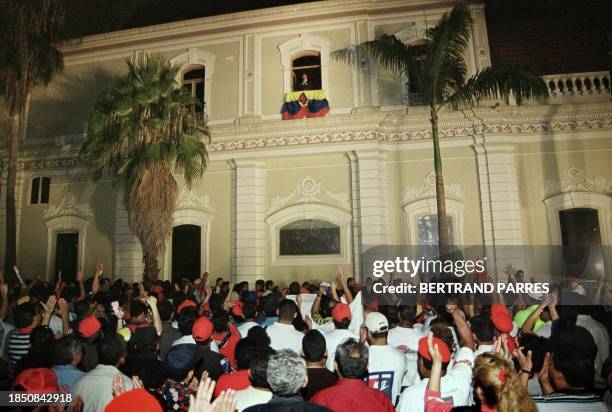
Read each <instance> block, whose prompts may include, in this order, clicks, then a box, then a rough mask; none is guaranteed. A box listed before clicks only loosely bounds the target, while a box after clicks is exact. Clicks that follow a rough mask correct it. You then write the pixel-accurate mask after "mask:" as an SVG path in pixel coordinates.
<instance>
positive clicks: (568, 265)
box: [559, 207, 604, 277]
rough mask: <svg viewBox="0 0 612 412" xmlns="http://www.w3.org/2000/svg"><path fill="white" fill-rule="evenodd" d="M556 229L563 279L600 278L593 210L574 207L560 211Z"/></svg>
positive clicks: (596, 221)
mask: <svg viewBox="0 0 612 412" xmlns="http://www.w3.org/2000/svg"><path fill="white" fill-rule="evenodd" d="M559 225H560V228H561V241H562V242H563V266H564V271H565V275H566V276H568V277H573V276H579V275H583V274H584V275H587V276H589V275H590V276H592V275H594V274H597V275H598V276H603V275H604V273H603V266H604V265H603V253H602V248H601V233H600V232H601V229H600V227H599V216H598V213H597V209H592V208H586V207H576V208H571V209H564V210H561V211H559Z"/></svg>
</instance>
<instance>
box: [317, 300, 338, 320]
mask: <svg viewBox="0 0 612 412" xmlns="http://www.w3.org/2000/svg"><path fill="white" fill-rule="evenodd" d="M331 303H333V305H331ZM335 305H336V301H335V300H333V299H330V298H329V297H328V296H327V295H323V296H321V303H320V305H319V314H320V315H321V316H322V317H324V318H329V317H331V315H332V314H331V312H332V309H333V308H334V306H335Z"/></svg>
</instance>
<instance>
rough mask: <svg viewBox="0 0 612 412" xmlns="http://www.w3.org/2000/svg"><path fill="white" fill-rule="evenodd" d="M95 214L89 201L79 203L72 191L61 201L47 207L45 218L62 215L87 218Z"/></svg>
mask: <svg viewBox="0 0 612 412" xmlns="http://www.w3.org/2000/svg"><path fill="white" fill-rule="evenodd" d="M93 215H94V212H93V209H92V208H91V207H90V206H89V203H78V201H77V199H76V197H74V195H73V194H72V193H71V192H67V193H66V194H65V195H64V197H63V198H62V200H61V201H60V202H59V203H57V204H55V205H51V206H49V207H48V208H47V209H45V212H44V214H43V219H44V220H49V219H53V218H56V217H60V216H78V217H82V218H87V217H91V216H93Z"/></svg>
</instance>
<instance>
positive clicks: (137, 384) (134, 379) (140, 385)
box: [132, 375, 144, 389]
mask: <svg viewBox="0 0 612 412" xmlns="http://www.w3.org/2000/svg"><path fill="white" fill-rule="evenodd" d="M132 384H133V387H134V389H144V383H142V380H140V378H139V377H138V376H136V375H134V376H132Z"/></svg>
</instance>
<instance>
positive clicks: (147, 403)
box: [104, 389, 162, 412]
mask: <svg viewBox="0 0 612 412" xmlns="http://www.w3.org/2000/svg"><path fill="white" fill-rule="evenodd" d="M131 410H134V411H145V412H162V407H161V405H160V404H159V401H158V400H157V399H155V396H153V395H151V394H150V393H149V392H147V391H146V390H144V389H133V390H131V391H127V392H124V393H123V394H122V395H119V396H117V397H116V398H114V399H113V400H112V401H110V402H109V404H108V405H106V408H104V412H123V411H131Z"/></svg>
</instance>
